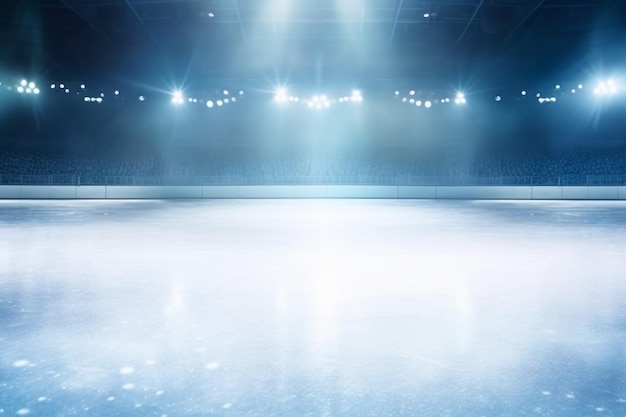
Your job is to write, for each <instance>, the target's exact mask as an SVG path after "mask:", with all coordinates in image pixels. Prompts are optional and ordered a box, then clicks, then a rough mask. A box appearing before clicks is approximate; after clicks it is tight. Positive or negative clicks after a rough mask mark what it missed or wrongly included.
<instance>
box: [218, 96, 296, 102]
mask: <svg viewBox="0 0 626 417" xmlns="http://www.w3.org/2000/svg"><path fill="white" fill-rule="evenodd" d="M296 98H297V97H296ZM230 101H231V102H233V103H236V102H237V97H233V98H231V99H230Z"/></svg>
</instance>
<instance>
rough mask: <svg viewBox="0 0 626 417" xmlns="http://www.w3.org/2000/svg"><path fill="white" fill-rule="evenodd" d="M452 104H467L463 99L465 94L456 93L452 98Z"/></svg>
mask: <svg viewBox="0 0 626 417" xmlns="http://www.w3.org/2000/svg"><path fill="white" fill-rule="evenodd" d="M454 102H455V103H456V104H465V103H467V100H466V99H465V94H463V93H461V92H459V93H456V97H455V98H454Z"/></svg>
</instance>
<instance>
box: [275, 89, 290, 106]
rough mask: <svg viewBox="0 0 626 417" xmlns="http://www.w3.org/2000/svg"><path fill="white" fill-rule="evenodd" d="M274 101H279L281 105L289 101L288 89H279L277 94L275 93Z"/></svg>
mask: <svg viewBox="0 0 626 417" xmlns="http://www.w3.org/2000/svg"><path fill="white" fill-rule="evenodd" d="M274 101H277V102H279V103H283V102H285V101H287V89H285V88H279V89H277V90H276V92H275V93H274Z"/></svg>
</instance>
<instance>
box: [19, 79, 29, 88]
mask: <svg viewBox="0 0 626 417" xmlns="http://www.w3.org/2000/svg"><path fill="white" fill-rule="evenodd" d="M20 85H21V86H22V87H26V86H27V85H28V81H26V80H22V81H21V82H20Z"/></svg>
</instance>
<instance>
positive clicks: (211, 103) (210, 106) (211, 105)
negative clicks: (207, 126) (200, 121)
mask: <svg viewBox="0 0 626 417" xmlns="http://www.w3.org/2000/svg"><path fill="white" fill-rule="evenodd" d="M206 106H207V107H208V108H210V109H212V108H213V102H212V101H211V100H209V101H207V102H206Z"/></svg>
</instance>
